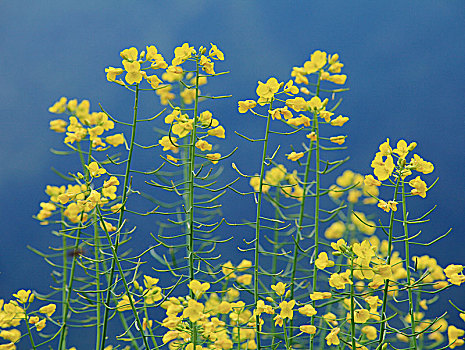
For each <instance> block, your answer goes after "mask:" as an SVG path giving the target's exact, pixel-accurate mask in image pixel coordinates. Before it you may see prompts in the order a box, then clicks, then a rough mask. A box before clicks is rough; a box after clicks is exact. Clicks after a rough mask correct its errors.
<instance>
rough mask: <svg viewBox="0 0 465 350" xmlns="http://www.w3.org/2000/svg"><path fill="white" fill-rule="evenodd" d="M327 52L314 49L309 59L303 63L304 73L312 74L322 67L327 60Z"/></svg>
mask: <svg viewBox="0 0 465 350" xmlns="http://www.w3.org/2000/svg"><path fill="white" fill-rule="evenodd" d="M327 60H328V59H327V54H326V52H324V51H320V50H316V51H315V52H314V53H312V54H311V56H310V61H306V62H305V63H304V69H305V73H306V74H312V73H315V72H317V71H319V70H320V69H321V68H323V67H324V66H325V64H326V62H327Z"/></svg>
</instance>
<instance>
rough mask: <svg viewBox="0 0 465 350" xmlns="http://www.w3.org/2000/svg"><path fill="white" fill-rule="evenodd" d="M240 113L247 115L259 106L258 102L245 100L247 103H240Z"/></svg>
mask: <svg viewBox="0 0 465 350" xmlns="http://www.w3.org/2000/svg"><path fill="white" fill-rule="evenodd" d="M238 105H239V108H238V109H239V113H246V112H247V111H248V110H249V109H252V108H254V107H255V106H256V105H257V102H255V101H254V100H245V101H239V102H238Z"/></svg>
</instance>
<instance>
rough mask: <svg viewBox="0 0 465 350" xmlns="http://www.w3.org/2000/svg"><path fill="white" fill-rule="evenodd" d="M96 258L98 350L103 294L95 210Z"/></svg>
mask: <svg viewBox="0 0 465 350" xmlns="http://www.w3.org/2000/svg"><path fill="white" fill-rule="evenodd" d="M93 214H94V215H93V216H94V259H95V286H96V290H97V300H96V305H95V308H96V310H95V311H96V315H95V316H96V324H97V327H95V328H96V335H95V349H96V350H98V349H99V347H100V336H101V334H100V322H101V317H102V315H101V306H102V299H101V297H102V295H101V292H100V263H99V261H100V260H99V258H100V254H99V249H100V237H99V229H98V224H97V222H98V219H97V213H96V212H95V211H94V213H93Z"/></svg>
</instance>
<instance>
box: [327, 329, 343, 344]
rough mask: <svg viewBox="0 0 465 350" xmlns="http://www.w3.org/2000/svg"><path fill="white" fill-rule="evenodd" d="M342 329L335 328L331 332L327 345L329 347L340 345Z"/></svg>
mask: <svg viewBox="0 0 465 350" xmlns="http://www.w3.org/2000/svg"><path fill="white" fill-rule="evenodd" d="M340 331H341V329H340V328H339V327H336V328H333V329H332V330H331V332H330V333H329V334H328V335H327V336H326V338H325V339H326V344H328V345H339V343H340V340H339V338H338V337H337V335H338V334H339V332H340Z"/></svg>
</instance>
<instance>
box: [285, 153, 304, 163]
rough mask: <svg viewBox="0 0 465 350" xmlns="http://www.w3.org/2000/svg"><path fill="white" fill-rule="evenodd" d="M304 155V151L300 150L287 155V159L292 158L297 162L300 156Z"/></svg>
mask: <svg viewBox="0 0 465 350" xmlns="http://www.w3.org/2000/svg"><path fill="white" fill-rule="evenodd" d="M303 156H304V153H303V152H299V153H296V152H292V153H290V154H288V155H287V159H289V160H292V161H293V162H295V161H297V160H299V159H300V158H302V157H303Z"/></svg>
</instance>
